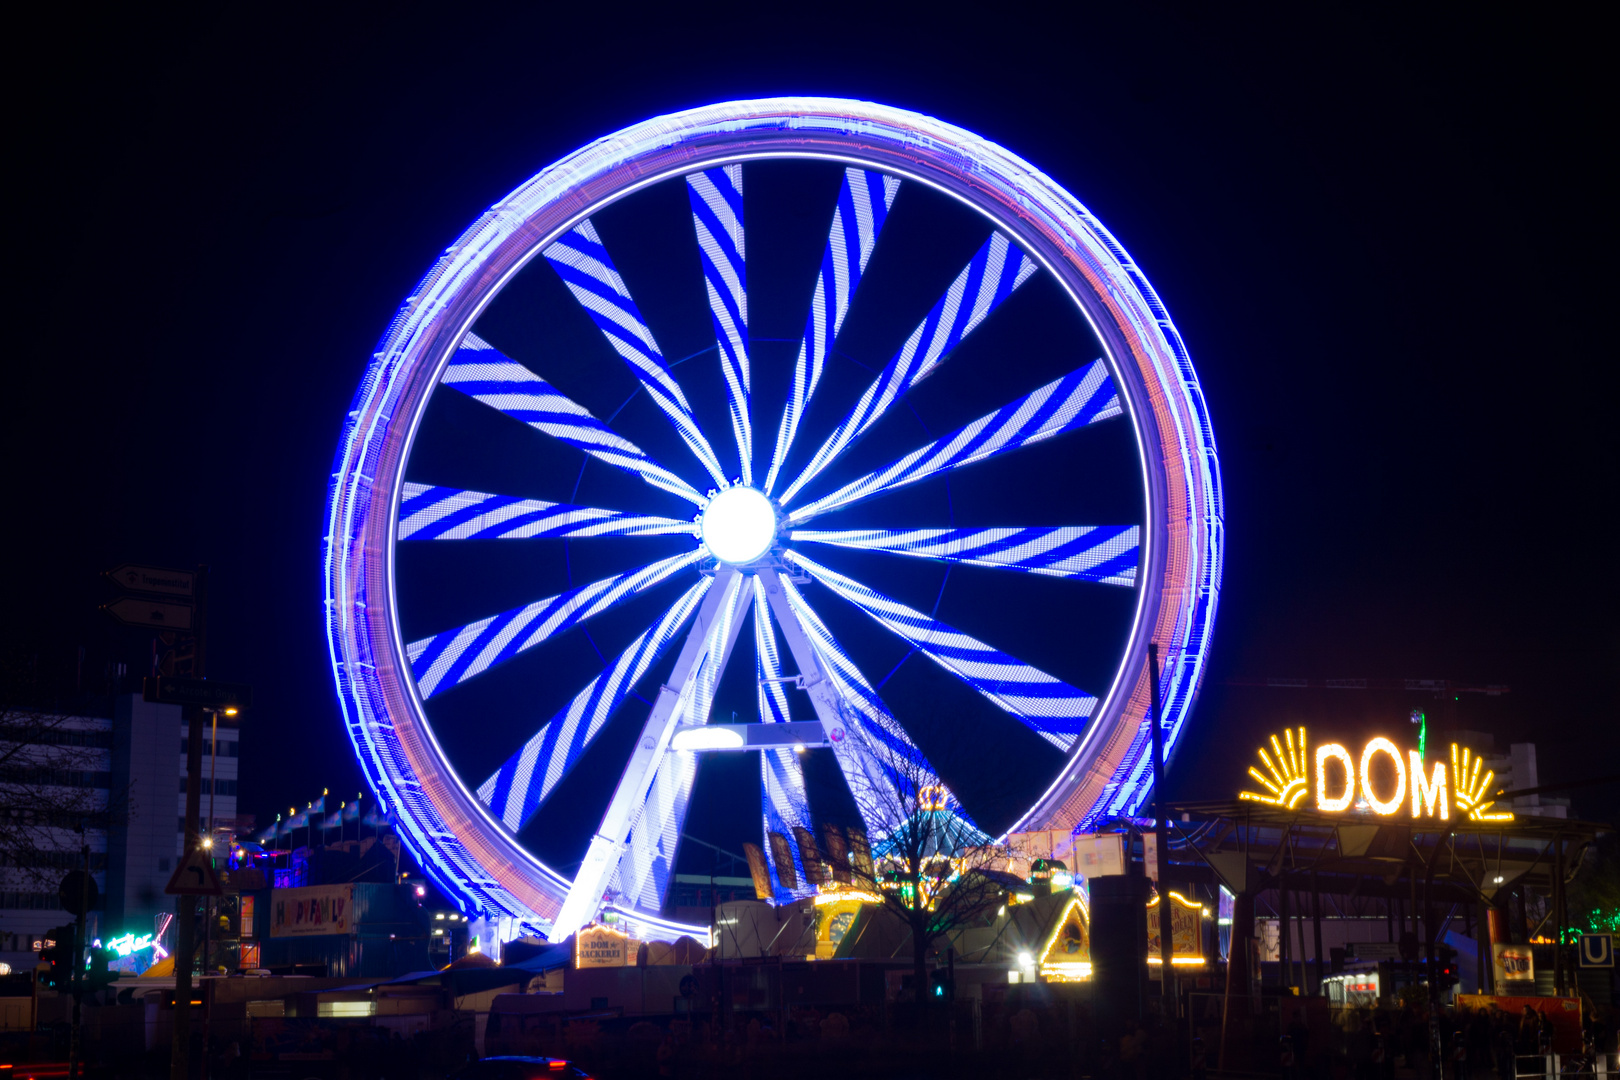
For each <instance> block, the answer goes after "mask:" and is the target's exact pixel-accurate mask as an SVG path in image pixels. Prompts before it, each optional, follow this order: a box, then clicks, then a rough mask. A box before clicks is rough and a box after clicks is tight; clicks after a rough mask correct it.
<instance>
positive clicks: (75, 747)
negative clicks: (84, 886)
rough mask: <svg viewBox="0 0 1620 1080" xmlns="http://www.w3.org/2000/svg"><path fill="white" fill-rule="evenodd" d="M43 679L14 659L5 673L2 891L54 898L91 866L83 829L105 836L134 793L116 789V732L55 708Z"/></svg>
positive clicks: (0, 770) (0, 718)
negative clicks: (72, 875) (66, 877)
mask: <svg viewBox="0 0 1620 1080" xmlns="http://www.w3.org/2000/svg"><path fill="white" fill-rule="evenodd" d="M41 682H42V680H40V679H39V678H38V677H37V675H36V673H35V672H34V671H33V670H32V669H31V668H30V667H29V666H28V665H24V664H19V663H17V662H16V661H15V658H12V657H8V658H7V662H6V663H5V664H4V667H3V670H0V889H4V890H5V891H14V892H21V893H45V894H54V893H55V891H56V887H57V885H58V884H59V883H60V882H61V880H62V876H63V874H64V873H66V872H67V871H68V870H73V869H79V868H82V866H83V859H82V856H81V854H80V850H79V849H80V844H81V835H80V830H85V831H87V832H92V833H93V832H104V831H105V830H106V829H107V828H108V826H109V825H110V823H111V820H112V817H113V815H114V813H115V812H117V813H119V814H121V813H122V812H123V811H124V810H126V809H127V806H128V792H127V791H123V792H114V791H111V790H110V788H111V782H110V781H111V778H110V776H109V772H108V764H107V759H108V757H109V752H110V748H111V745H112V740H111V736H112V732H111V730H110V729H109V728H106V727H102V726H100V725H86V724H85V723H84V721H83V720H82V719H80V718H78V717H75V716H73V715H72V713H71V712H68V711H66V710H62V709H59V708H57V707H55V706H54V703H50V704H47V702H48V701H49V699H48V697H47V696H46V695H45V694H44V693H42V692H41ZM115 803H116V804H117V805H114V804H115ZM98 868H99V867H98ZM51 906H54V904H52V905H51Z"/></svg>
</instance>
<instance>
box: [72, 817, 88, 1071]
mask: <svg viewBox="0 0 1620 1080" xmlns="http://www.w3.org/2000/svg"><path fill="white" fill-rule="evenodd" d="M79 853H80V855H82V856H83V858H84V876H83V877H82V878H80V879H79V913H78V914H77V915H75V916H74V917H73V974H72V976H71V981H70V982H69V983H68V985H69V986H70V987H71V988H72V990H73V1034H72V1038H71V1042H70V1043H69V1044H68V1080H78V1078H79V1066H80V1064H81V1063H82V1061H83V1058H84V1016H83V1013H82V1011H81V1008H82V1006H81V1000H82V998H83V997H84V953H85V944H86V942H85V940H84V913H85V909H86V908H88V907H89V906H90V841H89V840H87V839H85V835H84V822H83V821H80V822H79Z"/></svg>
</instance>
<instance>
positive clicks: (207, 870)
mask: <svg viewBox="0 0 1620 1080" xmlns="http://www.w3.org/2000/svg"><path fill="white" fill-rule="evenodd" d="M163 891H164V892H166V893H168V894H169V895H170V896H223V895H225V890H224V889H222V888H220V885H219V875H218V874H216V873H214V864H213V861H212V860H211V859H210V858H209V857H208V852H207V851H205V850H203V849H202V848H193V849H192V850H191V851H189V852H187V853H186V857H185V858H183V859H181V860H180V865H179V866H177V867H175V868H174V876H173V877H171V878H170V879H169V887H168V888H166V889H164V890H163Z"/></svg>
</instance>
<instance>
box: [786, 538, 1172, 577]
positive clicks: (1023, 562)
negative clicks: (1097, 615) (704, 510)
mask: <svg viewBox="0 0 1620 1080" xmlns="http://www.w3.org/2000/svg"><path fill="white" fill-rule="evenodd" d="M1141 533H1142V530H1141V527H1140V526H1137V525H1066V526H1058V527H1055V528H1039V527H1037V528H1005V527H987V528H979V529H848V530H845V531H842V532H824V531H819V530H816V529H795V530H794V531H793V532H792V533H790V534H789V536H788V538H789V539H790V540H792V541H794V542H795V543H812V544H831V545H833V546H835V547H845V548H857V549H859V550H862V551H883V552H887V553H889V554H891V555H910V556H913V557H915V558H920V559H935V560H938V561H940V562H951V563H966V564H968V565H970V566H986V567H990V568H992V569H997V570H1020V571H1023V572H1024V573H1027V574H1041V575H1043V576H1047V577H1066V578H1078V579H1080V580H1083V581H1096V582H1101V583H1102V584H1105V585H1126V586H1130V585H1134V584H1136V566H1137V560H1138V558H1139V557H1140V553H1141Z"/></svg>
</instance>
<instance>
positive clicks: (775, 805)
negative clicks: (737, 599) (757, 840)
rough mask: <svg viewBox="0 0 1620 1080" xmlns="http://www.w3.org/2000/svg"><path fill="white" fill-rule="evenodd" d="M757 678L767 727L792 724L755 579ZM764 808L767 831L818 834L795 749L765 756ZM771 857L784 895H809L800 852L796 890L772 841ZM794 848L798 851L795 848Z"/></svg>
mask: <svg viewBox="0 0 1620 1080" xmlns="http://www.w3.org/2000/svg"><path fill="white" fill-rule="evenodd" d="M754 656H755V662H754V675H755V678H756V679H757V680H758V683H759V718H760V721H761V722H762V723H767V724H783V723H787V722H788V720H789V719H790V718H791V716H792V714H791V713H790V712H789V709H788V700H787V689H786V684H785V683H784V682H783V681H782V680H783V676H782V659H781V654H780V653H779V652H778V650H777V647H776V633H775V632H774V631H773V630H772V629H771V618H770V601H769V599H768V598H767V597H766V595H765V584H764V582H762V581H761V580H760V579H759V578H758V577H757V576H756V577H755V578H754ZM759 774H760V775H759V779H760V809H761V816H762V817H763V819H764V827H765V831H766V832H767V833H770V832H774V833H777V834H779V835H781V836H792V835H793V829H794V827H798V828H803V829H811V830H814V828H815V824H814V821H813V820H812V818H811V814H810V800H809V798H808V797H807V796H806V794H805V790H804V767H803V766H802V765H801V764H800V761H799V755H798V754H796V753H794V752H793V751H792V750H766V751H763V752H762V753H761V754H760V756H759ZM763 846H764V849H765V859H766V862H767V863H768V864H769V866H770V871H771V879H772V881H774V882H775V888H776V890H777V892H778V894H782V893H784V892H787V893H799V894H802V893H806V892H807V891H808V889H809V886H810V882H809V880H808V879H807V878H806V876H805V872H804V863H803V861H802V859H801V857H800V856H799V855H798V854H797V853H796V852H795V854H794V856H793V866H792V870H793V880H795V881H797V882H799V886H798V888H796V889H790V888H788V887H787V886H786V885H785V884H783V881H782V874H781V871H780V870H778V869H777V865H776V850H775V848H773V847H772V845H771V844H770V842H769V840H768V839H767V840H766V842H765V844H764V845H763ZM789 850H794V846H793V845H789Z"/></svg>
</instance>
